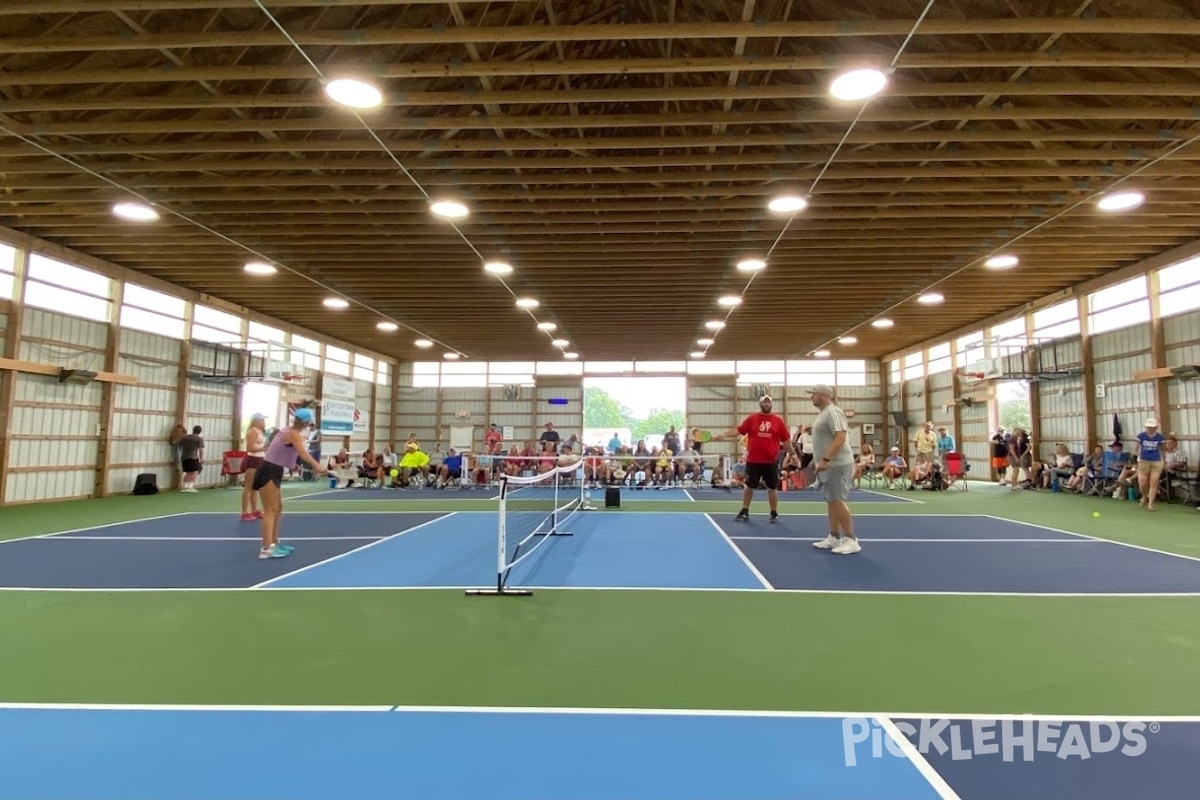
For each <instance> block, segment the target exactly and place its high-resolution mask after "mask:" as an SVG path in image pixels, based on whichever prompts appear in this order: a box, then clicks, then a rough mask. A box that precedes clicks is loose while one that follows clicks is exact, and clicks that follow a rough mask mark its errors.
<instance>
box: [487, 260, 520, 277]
mask: <svg viewBox="0 0 1200 800" xmlns="http://www.w3.org/2000/svg"><path fill="white" fill-rule="evenodd" d="M483 271H484V272H487V273H489V274H491V275H511V274H512V271H513V268H512V264H505V263H504V262H503V261H489V262H488V263H486V264H484V265H483Z"/></svg>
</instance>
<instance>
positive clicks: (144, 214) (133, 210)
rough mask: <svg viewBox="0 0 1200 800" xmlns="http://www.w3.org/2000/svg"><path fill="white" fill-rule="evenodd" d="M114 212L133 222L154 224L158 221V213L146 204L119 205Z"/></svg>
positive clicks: (114, 208)
mask: <svg viewBox="0 0 1200 800" xmlns="http://www.w3.org/2000/svg"><path fill="white" fill-rule="evenodd" d="M112 212H113V213H114V214H116V215H117V216H118V217H120V218H121V219H127V220H130V221H132V222H153V221H154V220H156V219H158V212H157V211H155V210H154V209H153V208H151V207H150V206H148V205H146V204H145V203H117V204H116V205H115V206H113V209H112Z"/></svg>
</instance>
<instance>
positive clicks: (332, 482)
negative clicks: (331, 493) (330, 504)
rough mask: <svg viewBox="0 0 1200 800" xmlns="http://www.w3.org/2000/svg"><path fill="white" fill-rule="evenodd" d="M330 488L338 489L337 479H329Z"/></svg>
mask: <svg viewBox="0 0 1200 800" xmlns="http://www.w3.org/2000/svg"><path fill="white" fill-rule="evenodd" d="M329 488H330V489H336V488H337V478H334V477H330V479H329Z"/></svg>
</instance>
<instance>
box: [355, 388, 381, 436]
mask: <svg viewBox="0 0 1200 800" xmlns="http://www.w3.org/2000/svg"><path fill="white" fill-rule="evenodd" d="M372 386H374V384H373V383H371V382H370V381H362V380H355V381H354V408H355V410H356V411H358V413H359V414H360V415H362V416H361V422H362V423H363V425H362V430H357V428H358V427H359V426H357V425H356V426H355V428H356V430H355V431H354V434H353V435H352V436H351V437H350V451H351V452H353V453H361V452H363V451H364V450H366V449H367V448H368V447H370V446H371V431H370V424H371V423H370V418H371V387H372ZM379 450H380V451H381V452H382V451H383V447H382V446H381V447H380V448H379Z"/></svg>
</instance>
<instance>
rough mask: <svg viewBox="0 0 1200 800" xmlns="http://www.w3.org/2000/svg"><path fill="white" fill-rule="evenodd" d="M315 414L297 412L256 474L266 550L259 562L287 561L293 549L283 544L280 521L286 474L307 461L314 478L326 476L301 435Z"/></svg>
mask: <svg viewBox="0 0 1200 800" xmlns="http://www.w3.org/2000/svg"><path fill="white" fill-rule="evenodd" d="M312 421H313V413H312V411H311V410H309V409H307V408H299V409H296V414H295V416H294V417H293V418H292V426H291V427H290V428H281V429H280V430H279V432H278V433H276V434H275V437H274V438H273V439H271V443H270V444H269V445H267V453H266V455H265V456H263V463H262V466H260V467H259V468H258V470H257V471H256V472H255V473H254V487H253V488H254V491H257V492H258V493H259V497H260V498H261V499H262V510H263V518H262V549H261V550H259V551H258V557H259V558H283V557H284V556H286V555H289V554H290V553H291V552H292V548H291V547H290V546H288V545H285V544H280V543H279V519H280V517H281V516H282V515H283V488H282V487H283V473H284V470H290V469H293V468H295V466H296V460H297V459H298V458H299V459H303V460H304V461H305V462H306V463H307V464H308V465H309V466H310V467H312V470H313V474H314V475H322V474H324V473H325V468H324V467H322V466H321V464H320V462H318V461H317V460H316V459H315V458H313V457H312V456H311V455H309V454H308V447H307V445H306V443H305V441H304V434H303V433H301V431H303V430H304V429H305V428H306V427H307V426H308V424H309V423H310V422H312Z"/></svg>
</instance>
